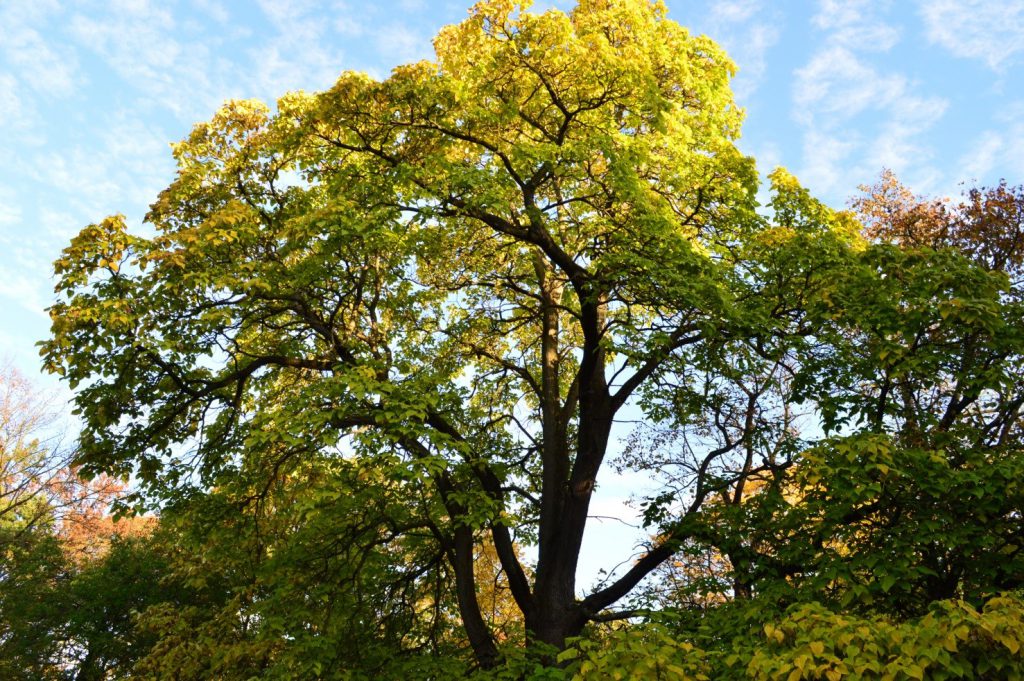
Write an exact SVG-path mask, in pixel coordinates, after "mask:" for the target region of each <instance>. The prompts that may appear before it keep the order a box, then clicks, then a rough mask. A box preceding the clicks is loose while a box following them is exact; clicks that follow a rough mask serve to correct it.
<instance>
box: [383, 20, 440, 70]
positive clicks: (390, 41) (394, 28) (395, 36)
mask: <svg viewBox="0 0 1024 681" xmlns="http://www.w3.org/2000/svg"><path fill="white" fill-rule="evenodd" d="M374 43H375V44H376V46H377V51H378V52H380V54H381V55H384V56H386V57H387V60H388V61H390V62H392V63H395V64H403V63H406V62H409V61H414V60H417V59H429V58H431V57H432V56H433V55H434V50H433V47H432V44H431V41H430V38H429V37H428V36H426V35H424V34H421V33H419V32H417V31H415V30H413V29H411V28H409V27H408V26H407V25H405V24H398V23H395V24H388V25H386V26H383V27H381V28H380V29H378V30H377V31H375V35H374Z"/></svg>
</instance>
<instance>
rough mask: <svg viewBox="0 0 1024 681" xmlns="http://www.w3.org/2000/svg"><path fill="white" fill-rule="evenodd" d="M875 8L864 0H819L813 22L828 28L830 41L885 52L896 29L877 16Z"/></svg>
mask: <svg viewBox="0 0 1024 681" xmlns="http://www.w3.org/2000/svg"><path fill="white" fill-rule="evenodd" d="M875 9H876V4H874V3H869V2H867V1H866V0H822V2H821V3H820V5H819V10H818V13H817V14H816V15H815V16H814V18H813V19H812V23H813V24H814V25H815V26H816V27H818V28H820V29H822V30H826V31H830V34H829V42H831V43H832V44H835V45H843V46H847V47H850V48H854V49H859V50H875V51H880V52H884V51H886V50H888V49H890V48H892V46H893V45H895V44H896V43H897V42H898V41H899V37H900V36H899V31H897V30H896V29H895V28H894V27H893V26H891V25H889V24H887V23H885V22H884V21H882V20H881V19H880V18H878V17H876V16H875V14H874V11H875Z"/></svg>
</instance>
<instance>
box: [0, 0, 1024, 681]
mask: <svg viewBox="0 0 1024 681" xmlns="http://www.w3.org/2000/svg"><path fill="white" fill-rule="evenodd" d="M435 48H436V52H437V59H436V61H434V62H420V63H417V64H410V65H406V66H402V67H399V68H397V69H396V70H395V71H394V72H393V73H392V75H391V76H390V77H389V78H387V79H385V80H383V81H375V80H373V79H371V78H369V77H367V76H365V75H362V74H354V73H345V74H343V75H342V76H341V78H340V79H339V80H338V82H337V84H336V85H335V86H334V87H333V88H332V89H330V90H329V91H327V92H324V93H318V94H306V93H292V94H289V95H286V96H284V97H283V98H282V99H281V100H279V102H278V104H277V108H276V110H275V111H271V110H270V109H269V108H268V107H266V106H264V105H262V104H260V103H257V102H229V103H228V104H226V105H225V106H224V107H223V108H222V109H221V110H220V111H219V112H218V113H217V114H216V115H215V116H214V117H213V119H212V120H210V121H209V122H206V123H201V124H199V125H197V126H196V127H195V128H194V130H193V132H192V134H191V135H190V136H189V137H188V138H187V139H186V140H184V141H183V142H181V143H179V144H178V145H176V146H175V156H176V158H177V161H178V174H177V177H176V178H175V180H174V182H173V183H172V184H171V185H170V186H169V187H168V188H167V189H166V190H164V191H163V192H162V193H161V195H160V196H159V198H158V199H157V201H156V202H155V203H154V204H153V206H152V210H151V212H150V213H149V215H148V217H147V220H148V221H149V223H150V224H151V226H152V227H153V236H150V237H145V236H141V235H139V234H134V233H131V232H129V230H128V229H127V227H126V225H125V221H124V219H123V218H121V217H118V216H113V217H109V218H107V219H105V220H103V221H102V222H100V223H98V224H95V225H90V226H89V227H87V228H86V229H84V230H83V231H82V232H81V233H80V234H79V235H78V236H77V237H76V238H75V239H74V240H73V241H72V243H71V244H70V245H69V246H68V248H67V249H65V251H64V253H63V254H62V256H61V257H60V259H59V260H57V262H56V265H55V269H56V274H57V277H58V284H57V293H58V296H59V298H58V301H57V302H56V303H55V305H54V306H53V307H52V308H51V315H52V318H53V333H52V337H51V338H50V339H49V340H48V341H46V342H45V343H44V344H43V349H42V352H43V355H44V358H45V362H46V366H47V367H48V368H49V369H50V370H51V371H54V372H56V373H59V374H60V375H62V376H64V377H65V378H66V379H67V381H68V383H69V385H70V386H71V387H72V388H74V389H75V390H76V413H77V415H78V416H79V417H80V419H81V422H82V431H81V436H80V438H79V444H78V446H79V448H80V449H79V452H78V455H77V459H76V465H77V466H80V467H81V470H82V471H84V472H85V473H86V474H87V475H90V476H92V475H97V474H101V473H102V474H107V475H114V476H122V477H127V476H129V475H132V476H134V478H135V480H136V481H137V483H138V487H137V490H136V491H135V492H134V494H133V495H132V496H130V497H127V498H125V499H122V500H121V501H119V502H118V507H119V508H120V509H121V510H126V509H128V508H129V507H132V508H135V509H136V510H141V509H149V510H159V513H160V518H161V520H160V527H159V528H158V529H157V530H156V531H153V532H150V533H146V534H145V535H144V536H140V537H136V538H134V539H130V540H129V539H116V540H113V541H112V543H110V546H109V549H107V550H105V551H102V552H96V554H95V555H90V556H87V557H86V559H85V560H84V561H79V562H77V563H75V564H74V565H75V566H74V568H73V569H72V570H71V573H73V574H74V577H73V578H72V579H71V580H70V582H69V583H70V584H71V586H70V587H63V586H58V587H55V586H54V585H55V584H56V585H59V584H60V583H61V580H60V579H58V578H56V577H49V576H47V575H46V574H40V575H39V576H38V577H37V576H35V575H36V573H34V572H32V570H22V569H21V568H19V569H18V570H17V571H15V572H17V575H18V576H17V579H23V578H24V579H30V580H31V579H36V580H37V581H38V582H39V583H40V584H47V585H49V586H47V587H46V588H49V589H52V590H53V591H52V593H55V594H60V596H59V598H65V597H68V596H67V594H72V595H74V597H75V598H77V599H78V600H77V601H75V602H76V603H77V604H78V605H77V606H76V608H75V617H72V618H62V616H61V615H60V613H59V612H57V613H53V612H50V613H39V614H28V613H27V612H25V611H18V610H17V609H15V610H11V608H12V607H15V608H17V607H21V606H17V604H15V606H10V605H8V604H7V602H6V601H3V600H0V611H2V614H3V615H4V618H3V621H14V622H20V623H25V624H26V625H27V623H29V622H32V623H33V624H32V626H33V631H40V632H44V634H43V639H44V640H43V644H44V645H50V644H51V643H52V642H53V641H58V640H59V641H63V642H64V643H62V644H61V645H63V648H62V650H64V651H65V653H68V654H70V653H75V654H76V655H77V658H76V659H77V660H78V661H77V662H72V663H53V664H51V665H50V667H49V668H48V669H49V671H48V672H47V673H49V674H51V675H53V676H55V677H60V676H61V675H66V674H67V673H70V672H68V670H70V669H74V668H76V665H77V666H78V668H80V669H84V670H87V671H85V672H82V673H81V674H79V676H78V677H77V678H120V677H131V676H132V675H137V676H138V677H141V678H180V679H214V678H215V679H249V678H279V679H289V678H339V679H341V678H345V679H348V678H397V677H405V678H438V679H440V678H461V677H464V676H466V675H469V674H477V675H479V676H480V677H481V678H484V677H486V678H506V679H517V678H537V679H543V678H547V679H563V678H620V677H621V678H653V679H657V678H661V679H688V678H694V679H699V678H710V679H717V678H765V679H768V678H772V679H774V678H788V679H799V678H821V679H841V678H886V679H900V678H908V679H913V678H918V679H920V678H1019V677H1020V676H1021V675H1022V673H1024V672H1022V671H1021V670H1022V669H1024V651H1022V650H1021V648H1022V646H1024V603H1022V601H1021V599H1020V596H1019V595H1018V594H1019V590H1020V589H1021V588H1022V582H1021V580H1022V579H1024V556H1022V555H1021V535H1022V533H1021V518H1022V511H1024V495H1022V492H1021V490H1020V487H1019V482H1018V481H1019V480H1021V478H1022V474H1024V452H1022V449H1021V427H1022V425H1024V421H1022V418H1021V407H1022V406H1024V374H1022V372H1021V370H1020V367H1021V365H1022V362H1024V319H1022V313H1024V298H1022V295H1021V293H1022V284H1024V282H1022V279H1021V273H1022V267H1021V265H1022V261H1024V190H1021V189H1015V188H1012V187H1009V186H1006V185H1000V186H998V187H996V188H994V189H988V190H985V189H978V190H973V191H971V192H969V193H968V194H967V195H966V196H965V200H964V202H963V203H961V204H954V203H951V202H935V201H931V200H927V199H924V198H921V197H916V196H913V195H912V194H911V193H910V192H909V191H908V190H906V189H905V188H903V187H901V186H900V185H899V184H898V183H897V182H896V181H895V178H893V177H892V176H891V175H885V176H883V178H882V181H881V182H880V183H879V184H878V185H877V186H875V187H869V188H866V189H865V192H864V194H863V196H862V197H861V198H860V199H858V200H857V201H855V203H854V209H855V211H852V212H846V211H835V210H833V209H831V208H829V207H827V206H825V205H823V204H821V203H820V202H818V201H816V200H815V199H814V198H813V197H811V196H810V195H809V193H808V192H807V191H806V190H805V189H803V188H802V187H801V186H800V185H799V183H798V182H797V180H796V179H795V178H793V177H792V176H791V175H789V174H788V173H786V172H785V171H784V170H781V169H780V170H776V171H775V172H774V173H772V174H771V175H770V176H769V179H770V185H769V186H768V187H767V189H766V195H767V196H769V199H768V203H767V205H764V206H760V205H758V202H757V198H756V197H757V196H758V192H759V188H760V187H759V176H758V174H757V172H756V170H755V168H754V163H753V160H752V159H750V158H748V157H745V156H743V155H742V154H741V153H740V152H739V151H738V150H737V148H736V146H735V141H736V138H737V137H738V135H739V125H740V120H741V117H742V114H741V112H740V111H739V110H738V109H737V107H736V106H735V104H734V102H733V100H732V95H731V93H730V91H729V78H730V76H731V75H732V72H733V66H732V64H731V63H730V62H729V60H728V58H727V57H726V55H725V54H724V53H723V52H722V51H721V50H720V49H719V48H718V47H717V46H716V45H715V44H714V43H713V42H711V41H710V40H709V39H707V38H705V37H694V36H691V35H690V34H689V33H688V32H687V31H685V30H684V29H682V28H681V27H679V26H678V25H676V24H675V23H673V22H672V21H670V20H668V19H667V18H666V16H665V9H664V7H663V6H661V5H660V4H657V3H651V2H648V0H581V2H580V3H579V5H578V6H577V7H576V8H575V9H574V10H573V12H572V13H571V14H568V15H566V14H563V13H561V12H558V11H550V12H547V13H545V14H541V15H535V14H530V13H528V12H526V11H525V8H524V7H523V6H522V5H521V3H515V2H511V1H510V0H486V1H484V2H480V3H478V4H477V5H476V6H475V7H474V8H473V10H472V11H471V13H470V18H469V19H467V20H466V21H465V22H463V23H462V24H459V25H457V26H450V27H448V28H446V29H444V30H443V31H442V32H441V33H440V34H439V36H438V37H437V39H436V41H435ZM626 423H630V424H634V426H635V427H634V428H633V430H632V432H631V433H630V432H629V431H627V430H626V427H625V424H626ZM620 440H621V441H622V442H621V446H620ZM616 467H617V468H618V469H620V470H627V469H628V470H633V471H643V472H646V474H647V475H649V477H650V478H651V479H652V480H654V481H657V482H658V483H659V484H660V485H661V486H660V488H659V490H658V492H657V493H655V494H652V495H650V496H649V497H647V498H645V499H641V500H639V503H641V504H642V506H641V507H642V511H643V519H644V523H645V526H646V529H647V531H648V532H649V536H650V541H649V544H648V545H647V546H646V547H645V549H644V551H643V553H642V554H641V555H640V556H639V557H636V558H635V559H633V560H632V561H631V562H627V568H626V569H624V570H622V571H620V572H618V573H616V574H614V575H613V576H612V577H610V578H609V579H608V581H606V582H604V583H600V584H597V585H589V584H578V583H577V581H576V573H577V567H578V565H577V563H578V560H579V555H580V549H581V546H582V542H583V538H584V532H585V529H586V525H587V518H588V515H589V513H590V505H591V502H592V500H593V499H594V498H595V497H596V496H597V495H599V494H600V490H599V481H600V480H604V479H606V478H605V477H604V476H608V475H610V474H611V473H612V471H613V470H614V469H615V468H616ZM0 513H2V511H0ZM2 519H3V516H2V515H0V520H2ZM43 525H45V523H43V524H40V528H41V529H40V530H39V531H38V532H35V533H34V535H35V536H38V537H39V538H40V543H39V545H38V548H34V549H33V550H38V551H51V552H52V551H55V550H56V551H58V552H59V551H60V546H61V542H62V541H64V542H65V543H67V540H62V539H61V538H60V536H59V533H58V532H57V529H56V528H57V527H58V525H59V523H58V524H57V525H54V526H53V527H54V529H53V530H52V531H47V530H46V529H45V528H44V527H43ZM609 550H610V551H612V552H615V551H618V552H619V553H617V554H615V555H614V557H613V558H612V559H611V560H610V561H609V567H611V566H613V565H615V564H617V563H619V562H620V561H622V560H623V559H628V557H629V550H630V547H628V546H624V547H610V549H609ZM25 564H26V565H29V564H34V565H39V566H44V567H46V569H51V568H53V566H55V565H58V562H56V561H54V560H51V559H48V558H45V557H44V558H40V559H32V560H30V561H28V562H26V563H25ZM44 572H45V571H44ZM10 575H14V572H10V573H6V574H4V575H2V576H0V587H2V589H3V590H4V591H5V592H7V591H10V589H8V588H7V587H8V586H9V585H13V584H14V583H15V582H14V581H12V580H13V579H15V578H14V577H12V576H10ZM15 591H17V590H15ZM26 593H27V592H26ZM76 594H77V595H76ZM2 597H3V596H0V598H2ZM57 598H58V597H57V596H54V599H57ZM40 602H51V601H48V600H47V599H40V598H35V599H33V603H36V604H38V603H40ZM60 602H61V601H59V600H52V603H60ZM62 610H63V611H66V609H62ZM8 613H21V614H15V615H8ZM11 617H14V618H15V619H11ZM66 620H67V621H66ZM42 621H46V622H49V623H50V625H48V626H47V627H38V626H36V625H35V622H42ZM58 631H60V632H61V633H59V634H58V633H47V632H58ZM18 636H21V635H20V634H19V635H18ZM13 640H21V639H18V638H17V637H16V636H14V635H13V634H6V633H3V632H0V646H3V645H6V644H7V642H8V641H13ZM26 645H28V644H26ZM28 649H29V648H25V650H28ZM24 654H25V655H30V654H31V653H24ZM39 654H40V656H42V655H43V653H39ZM40 659H42V657H40ZM97 660H102V663H100V662H98V661H97ZM89 665H92V666H91V667H90V666H89ZM92 670H95V671H92ZM89 674H92V676H89ZM104 675H105V676H104Z"/></svg>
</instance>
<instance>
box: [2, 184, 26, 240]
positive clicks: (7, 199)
mask: <svg viewBox="0 0 1024 681" xmlns="http://www.w3.org/2000/svg"><path fill="white" fill-rule="evenodd" d="M20 221H21V206H19V205H18V197H17V195H16V194H15V192H14V191H13V190H12V189H10V188H8V187H3V186H0V227H11V226H13V225H17V224H18V223H19V222H20ZM4 240H5V236H4V233H3V232H0V241H4Z"/></svg>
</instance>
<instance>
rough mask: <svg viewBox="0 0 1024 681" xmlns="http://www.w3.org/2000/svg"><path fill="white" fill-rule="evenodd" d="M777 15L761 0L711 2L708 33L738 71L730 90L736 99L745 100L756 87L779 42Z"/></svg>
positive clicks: (721, 0) (761, 79) (758, 85)
mask: <svg viewBox="0 0 1024 681" xmlns="http://www.w3.org/2000/svg"><path fill="white" fill-rule="evenodd" d="M778 24H779V17H778V12H777V11H775V10H770V9H769V7H768V6H767V5H766V3H765V2H764V0H720V1H719V2H715V3H712V5H711V7H710V16H709V22H708V26H707V29H708V33H709V35H710V36H711V37H712V38H714V40H715V41H716V42H719V43H720V44H721V45H722V47H724V48H725V50H726V52H727V53H728V54H729V56H730V57H731V58H732V60H733V61H734V62H735V63H736V65H737V67H738V68H739V72H738V74H737V76H736V79H735V80H734V81H733V84H732V88H733V92H734V93H735V95H736V98H737V100H739V101H741V102H742V101H744V100H746V99H748V98H749V97H750V96H751V95H753V93H754V92H755V91H756V90H757V89H758V87H760V85H761V82H762V81H763V79H764V75H765V71H766V69H767V60H766V56H767V53H768V51H769V50H770V49H771V48H772V47H773V46H774V45H775V44H776V43H777V42H778V40H779V33H780V32H779V26H778Z"/></svg>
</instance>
